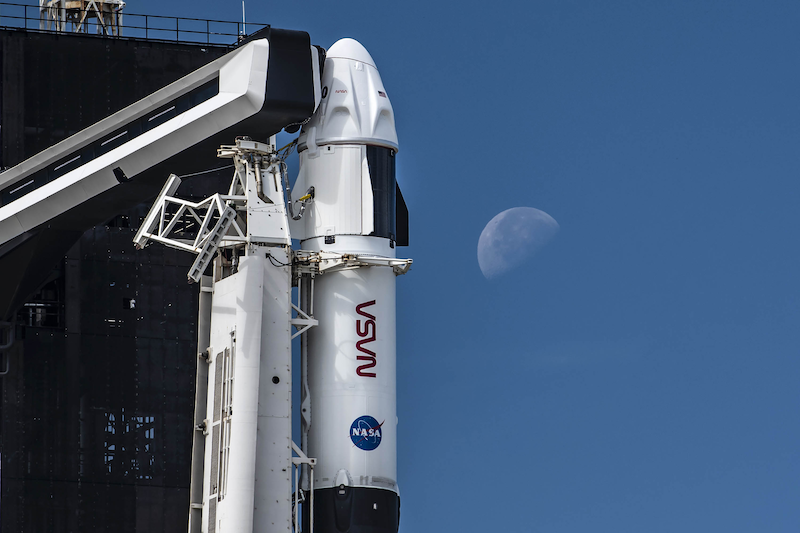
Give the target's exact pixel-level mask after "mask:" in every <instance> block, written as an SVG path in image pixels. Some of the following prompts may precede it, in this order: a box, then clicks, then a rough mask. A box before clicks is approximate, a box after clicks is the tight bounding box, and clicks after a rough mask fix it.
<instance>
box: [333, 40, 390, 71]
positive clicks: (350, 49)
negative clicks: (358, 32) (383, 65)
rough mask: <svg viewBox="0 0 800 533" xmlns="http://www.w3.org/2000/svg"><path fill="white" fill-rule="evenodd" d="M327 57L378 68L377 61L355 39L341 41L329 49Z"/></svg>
mask: <svg viewBox="0 0 800 533" xmlns="http://www.w3.org/2000/svg"><path fill="white" fill-rule="evenodd" d="M327 57H329V58H341V59H352V60H354V61H360V62H362V63H367V64H368V65H372V66H373V67H375V68H378V67H377V66H375V60H373V59H372V56H371V55H369V52H367V49H366V48H364V46H363V45H362V44H361V43H360V42H358V41H356V40H355V39H350V38H346V39H339V40H338V41H336V42H335V43H333V46H331V47H330V48H329V49H328V53H327Z"/></svg>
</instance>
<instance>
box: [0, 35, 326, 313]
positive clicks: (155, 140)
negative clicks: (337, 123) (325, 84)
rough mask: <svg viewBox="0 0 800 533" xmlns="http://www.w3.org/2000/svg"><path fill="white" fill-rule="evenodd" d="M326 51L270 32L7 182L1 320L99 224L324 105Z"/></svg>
mask: <svg viewBox="0 0 800 533" xmlns="http://www.w3.org/2000/svg"><path fill="white" fill-rule="evenodd" d="M323 64H324V52H323V51H322V50H321V49H319V48H317V47H315V46H312V45H311V43H310V39H309V36H308V34H307V33H305V32H296V31H289V30H278V29H272V28H266V29H265V30H262V31H261V32H258V33H256V34H254V35H253V36H251V37H250V38H249V39H248V40H247V41H245V42H244V43H243V44H242V45H241V46H240V47H239V48H237V49H236V50H234V51H232V52H230V53H228V54H226V55H225V56H223V57H221V58H219V59H217V60H215V61H213V62H211V63H209V64H207V65H205V66H204V67H201V68H200V69H198V70H196V71H195V72H193V73H191V74H189V75H187V76H185V77H183V78H181V79H180V80H178V81H176V82H175V83H172V84H171V85H168V86H167V87H165V88H163V89H160V90H159V91H156V92H154V93H153V94H151V95H150V96H148V97H147V98H144V99H142V100H140V101H138V102H136V103H134V104H132V105H130V106H128V107H126V108H125V109H123V110H121V111H119V112H117V113H115V114H113V115H111V116H109V117H107V118H105V119H103V120H101V121H100V122H98V123H96V124H93V125H92V126H90V127H88V128H86V129H85V130H82V131H80V132H78V133H76V134H75V135H73V136H71V137H69V138H67V139H65V140H64V141H62V142H60V143H58V144H56V145H54V146H52V147H50V148H48V149H46V150H44V151H42V152H40V153H38V154H37V155H35V156H33V157H31V158H30V159H27V160H25V161H23V162H22V163H20V164H19V165H17V166H15V167H13V168H11V169H9V170H7V171H6V172H3V173H2V174H0V279H2V283H0V320H3V319H8V318H10V317H11V316H12V315H13V313H14V312H15V311H16V309H17V308H18V307H20V306H21V305H22V304H23V303H24V302H25V300H26V299H27V298H28V297H29V296H30V295H31V294H32V293H33V292H35V291H36V290H37V288H38V287H39V285H40V284H41V283H42V282H43V280H44V279H45V278H46V277H47V275H48V273H49V272H50V271H51V269H52V268H53V266H54V265H55V264H56V263H57V261H58V260H59V259H60V258H61V257H63V256H64V254H65V253H66V252H67V250H68V249H69V248H70V247H71V246H72V245H73V244H74V243H75V242H76V241H77V240H78V239H79V238H80V236H81V234H82V233H83V232H84V231H86V230H87V229H89V228H91V227H92V226H94V225H97V224H101V223H103V222H105V221H106V220H108V219H110V218H112V217H114V216H116V215H117V214H118V213H120V212H122V211H125V210H127V209H131V208H133V207H135V206H136V205H138V204H140V203H142V202H144V201H146V200H148V199H151V198H153V197H154V196H155V195H156V194H158V191H159V190H160V189H161V186H162V185H163V183H164V179H165V177H166V176H167V175H168V174H169V173H170V171H171V170H174V169H180V170H181V171H182V172H186V173H191V172H193V171H199V170H204V169H202V168H196V161H199V160H203V159H204V158H203V157H202V155H204V154H208V153H209V152H212V153H213V152H215V151H216V149H217V147H219V145H220V144H224V143H230V142H232V141H233V139H234V138H235V137H236V136H250V137H252V138H257V139H266V138H269V136H271V135H274V134H276V133H278V132H279V131H281V130H282V129H283V128H285V127H288V126H292V125H298V126H299V125H300V124H302V123H303V122H305V121H306V120H307V119H308V118H309V117H310V116H311V115H312V114H313V113H314V110H315V109H316V107H317V105H318V104H319V101H320V97H321V91H320V76H321V71H320V69H321V66H322V65H323Z"/></svg>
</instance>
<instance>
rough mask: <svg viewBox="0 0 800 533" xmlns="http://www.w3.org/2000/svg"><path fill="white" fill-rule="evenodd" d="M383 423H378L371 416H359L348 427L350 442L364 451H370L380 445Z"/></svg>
mask: <svg viewBox="0 0 800 533" xmlns="http://www.w3.org/2000/svg"><path fill="white" fill-rule="evenodd" d="M381 426H383V422H381V423H378V421H377V420H375V419H374V418H372V417H371V416H367V415H364V416H359V417H358V418H356V419H355V421H354V422H353V424H352V425H351V426H350V440H352V441H353V444H355V445H356V446H357V447H359V448H361V449H362V450H365V451H368V452H369V451H372V450H374V449H375V448H377V447H378V446H380V444H381V433H382V432H383V429H382V427H381Z"/></svg>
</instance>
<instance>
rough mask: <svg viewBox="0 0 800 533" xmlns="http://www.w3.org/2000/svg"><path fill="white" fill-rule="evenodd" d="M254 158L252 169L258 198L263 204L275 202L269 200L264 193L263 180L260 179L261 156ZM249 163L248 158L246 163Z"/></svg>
mask: <svg viewBox="0 0 800 533" xmlns="http://www.w3.org/2000/svg"><path fill="white" fill-rule="evenodd" d="M254 159H255V161H253V169H254V171H255V175H256V194H257V195H258V197H259V199H261V201H262V202H264V203H265V204H272V203H275V202H273V201H272V200H270V199H269V197H268V196H267V195H266V194H264V182H263V180H262V179H261V158H260V157H258V158H254ZM250 163H251V161H250V160H249V158H248V161H247V164H248V165H249V164H250Z"/></svg>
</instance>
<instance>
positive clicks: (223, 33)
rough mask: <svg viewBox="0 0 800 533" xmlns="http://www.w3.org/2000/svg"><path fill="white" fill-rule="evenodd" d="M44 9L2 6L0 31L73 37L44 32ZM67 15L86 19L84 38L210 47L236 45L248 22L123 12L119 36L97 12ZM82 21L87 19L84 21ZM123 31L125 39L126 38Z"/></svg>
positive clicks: (263, 25)
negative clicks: (98, 36) (94, 36)
mask: <svg viewBox="0 0 800 533" xmlns="http://www.w3.org/2000/svg"><path fill="white" fill-rule="evenodd" d="M41 9H42V8H41V7H40V6H38V5H28V4H19V3H12V2H0V27H8V28H20V29H25V30H31V31H38V32H44V33H73V32H72V31H68V30H63V31H62V30H58V29H43V28H40V27H39V26H40V22H46V20H45V19H44V18H42V11H41ZM29 10H32V11H29ZM66 11H68V12H70V13H74V12H77V13H82V14H83V15H86V16H85V20H84V21H83V22H82V24H81V29H82V30H83V31H80V32H79V33H80V34H82V35H91V33H90V31H96V32H97V33H101V34H103V36H104V37H111V38H126V39H147V40H152V41H168V42H178V43H181V42H183V43H195V44H209V45H213V44H217V45H235V44H236V43H237V42H239V41H241V40H243V39H244V37H246V35H245V33H244V27H245V26H244V22H241V21H239V22H235V21H227V20H215V19H200V18H191V17H168V16H164V15H146V14H138V13H128V12H124V13H123V12H122V11H119V12H118V14H119V15H120V22H119V30H120V31H119V35H116V34H112V33H111V32H110V31H108V29H107V28H106V27H105V24H104V23H101V22H99V21H98V20H97V19H96V18H90V17H93V16H94V15H95V11H94V10H90V9H86V10H84V9H71V8H70V9H68V10H66ZM122 16H124V24H123V23H122V19H121V17H122ZM81 18H82V19H83V18H84V17H81ZM247 24H248V25H251V26H252V27H254V28H255V29H256V31H258V30H261V29H263V28H268V27H269V24H263V23H258V22H252V21H247ZM66 25H67V26H68V27H69V25H72V26H73V27H75V26H77V25H78V23H77V22H76V21H73V20H71V19H68V20H66ZM48 26H49V24H48ZM123 30H124V33H125V35H124V36H123V35H122V33H123ZM251 31H252V30H251ZM76 33H77V32H76Z"/></svg>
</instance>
